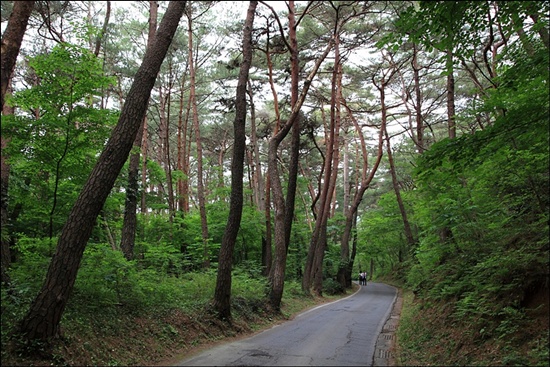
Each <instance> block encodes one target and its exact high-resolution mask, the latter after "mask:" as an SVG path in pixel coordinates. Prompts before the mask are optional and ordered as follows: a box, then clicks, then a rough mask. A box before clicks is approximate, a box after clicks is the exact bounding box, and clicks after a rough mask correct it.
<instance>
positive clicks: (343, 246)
mask: <svg viewBox="0 0 550 367" xmlns="http://www.w3.org/2000/svg"><path fill="white" fill-rule="evenodd" d="M343 105H344V107H345V109H346V110H347V111H348V115H349V116H350V118H351V120H352V122H353V124H354V126H355V130H356V134H357V136H359V138H360V141H361V156H362V158H363V168H362V172H361V182H360V184H359V187H358V188H357V191H356V192H355V195H354V197H353V202H352V204H351V206H350V208H349V209H348V210H347V211H346V213H345V218H346V221H345V225H344V231H343V233H342V238H341V242H340V267H339V269H338V275H337V279H338V282H339V283H340V284H341V285H342V287H344V288H350V287H351V280H352V274H351V273H352V268H353V260H354V258H355V247H354V248H353V250H352V253H351V255H350V252H349V242H350V239H351V237H352V231H353V229H354V227H355V224H356V222H357V214H358V210H359V204H361V201H362V200H363V195H364V193H365V191H366V190H367V188H368V187H369V185H370V183H371V182H372V180H373V179H374V175H375V174H376V171H377V170H378V167H379V166H380V162H381V161H382V156H383V152H384V149H383V148H384V138H383V137H384V133H383V132H384V129H385V125H384V124H385V119H383V120H382V127H381V128H380V132H379V134H378V154H377V156H376V161H375V163H374V165H373V167H372V168H371V170H370V172H369V173H368V175H367V171H368V153H367V144H366V141H365V137H364V136H363V132H362V131H361V127H360V126H359V123H358V122H357V120H356V119H355V116H353V113H352V111H351V109H350V108H349V107H348V106H347V105H346V103H345V102H344V103H343ZM354 240H356V238H354Z"/></svg>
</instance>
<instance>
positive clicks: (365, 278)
mask: <svg viewBox="0 0 550 367" xmlns="http://www.w3.org/2000/svg"><path fill="white" fill-rule="evenodd" d="M363 285H367V272H366V271H365V272H363Z"/></svg>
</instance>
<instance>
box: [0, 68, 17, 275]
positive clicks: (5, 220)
mask: <svg viewBox="0 0 550 367" xmlns="http://www.w3.org/2000/svg"><path fill="white" fill-rule="evenodd" d="M10 93H11V78H10V80H9V82H8V88H7V90H6V94H10ZM13 113H14V108H13V107H11V106H9V105H7V104H5V105H4V106H3V107H2V115H3V116H6V115H13ZM8 141H9V140H8V138H7V137H5V136H4V134H2V135H1V136H0V148H1V149H2V150H1V152H2V154H1V155H0V200H1V203H0V210H1V213H0V214H1V220H2V222H1V228H2V236H1V237H0V241H1V246H2V247H1V248H0V255H1V259H2V263H1V266H2V275H1V278H0V281H1V282H2V284H4V285H9V284H10V276H9V272H8V269H9V267H10V265H11V253H10V237H11V231H10V227H11V226H10V220H9V214H8V187H9V178H10V165H9V163H8V160H7V159H6V158H7V157H6V155H5V154H4V149H5V148H6V147H7V144H8Z"/></svg>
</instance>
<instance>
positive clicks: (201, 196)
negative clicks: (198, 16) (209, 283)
mask: <svg viewBox="0 0 550 367" xmlns="http://www.w3.org/2000/svg"><path fill="white" fill-rule="evenodd" d="M187 20H188V22H189V27H188V31H187V35H188V39H189V79H190V91H189V100H190V103H191V108H192V111H193V127H194V130H195V142H196V143H197V198H198V201H199V212H200V216H201V231H202V243H203V268H205V269H207V268H209V267H210V255H209V254H210V251H209V249H208V242H209V239H208V237H209V236H208V221H207V218H206V203H205V201H206V200H205V193H204V177H203V162H202V142H201V134H200V127H199V112H198V109H197V100H196V94H195V87H196V86H195V61H194V57H193V27H192V17H191V10H189V14H188V15H187Z"/></svg>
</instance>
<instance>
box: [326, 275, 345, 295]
mask: <svg viewBox="0 0 550 367" xmlns="http://www.w3.org/2000/svg"><path fill="white" fill-rule="evenodd" d="M323 292H324V293H325V294H327V295H329V296H334V295H336V294H342V293H344V292H345V289H344V287H342V285H341V284H340V283H339V282H337V281H336V280H334V279H332V278H328V279H325V280H324V281H323Z"/></svg>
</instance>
